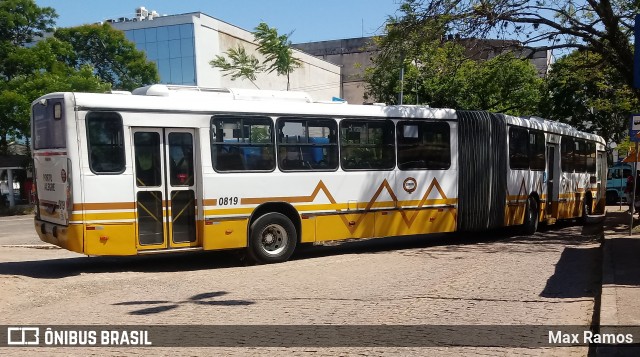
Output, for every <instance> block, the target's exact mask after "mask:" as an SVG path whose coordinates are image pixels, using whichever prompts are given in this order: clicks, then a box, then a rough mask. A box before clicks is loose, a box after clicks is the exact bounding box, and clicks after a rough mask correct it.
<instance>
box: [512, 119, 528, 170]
mask: <svg viewBox="0 0 640 357" xmlns="http://www.w3.org/2000/svg"><path fill="white" fill-rule="evenodd" d="M509 167H511V169H512V170H528V169H529V132H528V131H527V129H525V128H519V127H514V126H512V127H510V128H509Z"/></svg>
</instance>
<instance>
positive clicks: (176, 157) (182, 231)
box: [132, 128, 200, 251]
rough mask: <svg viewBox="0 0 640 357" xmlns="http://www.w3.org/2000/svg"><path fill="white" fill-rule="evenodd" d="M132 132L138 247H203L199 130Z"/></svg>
mask: <svg viewBox="0 0 640 357" xmlns="http://www.w3.org/2000/svg"><path fill="white" fill-rule="evenodd" d="M132 132H133V156H134V160H133V162H134V172H135V175H134V176H135V177H134V178H135V192H136V217H137V232H138V233H137V234H138V241H137V247H138V250H139V251H144V250H157V249H169V248H188V247H196V246H199V245H200V243H199V239H198V235H197V229H196V218H197V217H196V214H197V211H198V210H197V199H196V177H197V175H196V174H195V163H196V156H195V151H194V147H195V142H194V134H195V133H194V130H192V129H155V128H153V129H151V128H137V129H134V130H133V131H132Z"/></svg>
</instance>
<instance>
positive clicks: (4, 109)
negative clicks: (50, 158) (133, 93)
mask: <svg viewBox="0 0 640 357" xmlns="http://www.w3.org/2000/svg"><path fill="white" fill-rule="evenodd" d="M68 51H71V46H70V45H69V44H66V43H63V42H61V41H59V40H57V39H55V38H48V39H45V40H42V41H40V42H38V43H37V44H36V45H35V46H33V47H30V48H25V47H18V48H16V49H15V51H14V52H13V53H12V54H11V55H10V56H7V58H5V62H6V63H9V64H10V67H11V68H12V69H13V72H14V74H13V75H12V76H11V78H10V79H8V80H7V81H4V82H2V83H1V84H0V122H1V124H0V139H4V140H5V141H4V144H3V145H4V146H5V147H4V148H0V152H4V151H6V138H7V135H8V136H9V137H14V138H21V137H29V133H30V129H29V118H30V108H31V102H32V101H33V100H35V99H36V98H38V97H40V96H42V95H44V94H46V93H50V92H60V91H84V92H105V91H108V90H109V89H110V88H111V85H110V84H109V83H106V82H103V81H102V80H100V78H98V77H96V76H95V74H94V72H93V68H92V67H91V66H89V65H82V66H81V67H80V68H78V69H75V68H72V67H69V66H67V65H66V64H64V63H62V62H60V61H58V57H59V56H60V55H61V53H66V52H68ZM3 149H4V150H3Z"/></svg>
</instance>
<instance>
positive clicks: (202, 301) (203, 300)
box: [113, 291, 255, 315]
mask: <svg viewBox="0 0 640 357" xmlns="http://www.w3.org/2000/svg"><path fill="white" fill-rule="evenodd" d="M227 294H228V292H226V291H213V292H210V293H202V294H197V295H194V296H191V297H190V298H188V299H186V300H183V301H168V300H153V301H149V300H136V301H123V302H118V303H115V304H113V305H114V306H142V307H143V308H141V309H137V310H133V311H130V312H129V315H152V314H159V313H162V312H165V311H170V310H173V309H176V308H178V307H180V306H181V305H187V304H195V305H207V306H246V305H252V304H255V302H253V301H250V300H229V299H221V298H220V297H222V296H224V295H227Z"/></svg>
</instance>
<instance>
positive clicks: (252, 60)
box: [209, 45, 264, 89]
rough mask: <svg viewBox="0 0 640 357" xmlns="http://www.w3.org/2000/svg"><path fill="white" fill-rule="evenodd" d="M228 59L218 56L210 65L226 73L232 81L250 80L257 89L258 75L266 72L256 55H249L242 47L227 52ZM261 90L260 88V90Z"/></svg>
mask: <svg viewBox="0 0 640 357" xmlns="http://www.w3.org/2000/svg"><path fill="white" fill-rule="evenodd" d="M226 56H227V57H228V60H227V58H226V57H224V56H221V55H217V56H216V57H215V58H214V59H213V60H212V61H210V62H209V64H210V65H211V66H212V67H217V68H220V69H221V70H222V72H224V75H230V76H231V79H232V80H236V79H238V78H245V79H247V80H249V81H250V82H251V83H252V84H253V85H254V86H255V87H256V88H258V85H257V84H256V82H255V81H256V75H257V74H258V73H260V72H262V71H263V70H264V66H263V65H262V64H260V61H259V60H258V59H257V58H256V56H254V55H248V54H247V51H246V50H245V48H244V47H242V45H238V47H237V48H231V49H229V51H227V52H226ZM258 89H259V88H258Z"/></svg>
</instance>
